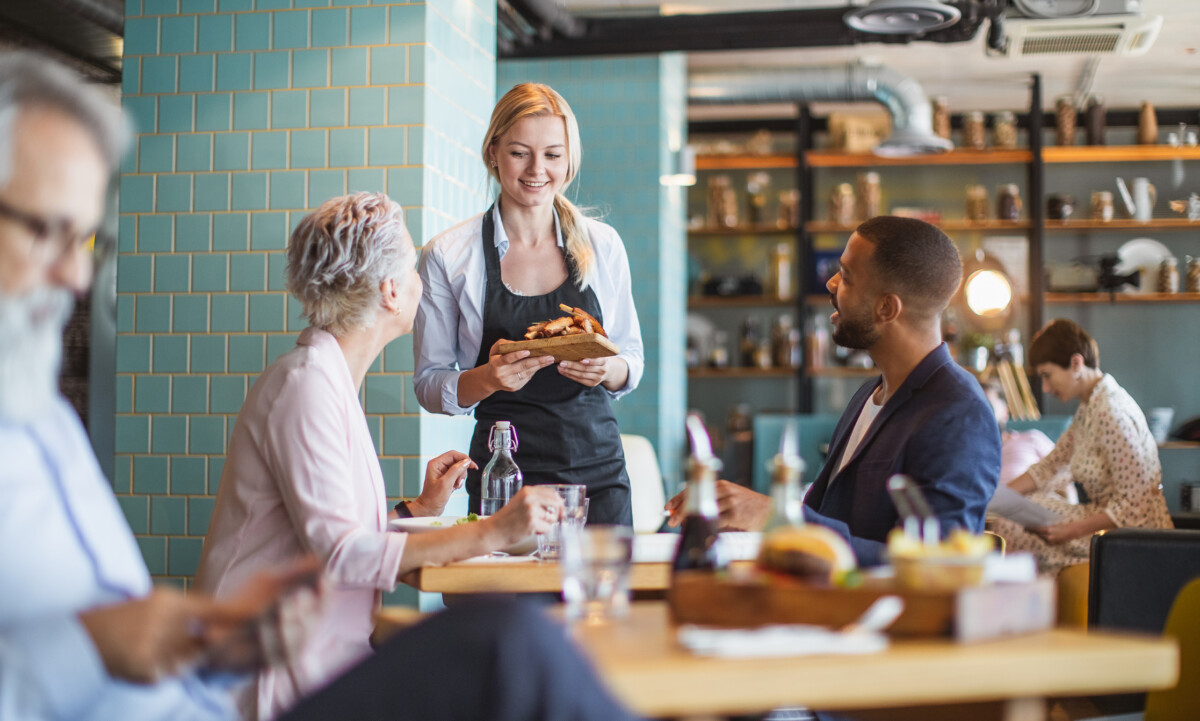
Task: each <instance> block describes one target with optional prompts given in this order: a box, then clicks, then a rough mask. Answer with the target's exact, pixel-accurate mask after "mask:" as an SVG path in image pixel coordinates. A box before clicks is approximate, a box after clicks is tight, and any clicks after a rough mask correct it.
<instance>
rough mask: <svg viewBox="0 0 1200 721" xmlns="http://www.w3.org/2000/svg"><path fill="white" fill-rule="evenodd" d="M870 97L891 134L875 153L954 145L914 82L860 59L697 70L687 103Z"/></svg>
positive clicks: (690, 82)
mask: <svg viewBox="0 0 1200 721" xmlns="http://www.w3.org/2000/svg"><path fill="white" fill-rule="evenodd" d="M856 100H858V101H873V102H877V103H880V104H881V105H883V107H884V108H885V109H887V111H888V113H889V114H890V115H891V116H892V134H891V137H889V138H888V139H887V140H885V141H883V143H881V144H880V145H879V147H877V148H876V149H875V154H876V155H884V156H902V155H924V154H930V153H943V152H946V151H948V150H951V149H952V148H953V147H954V144H953V143H951V142H950V141H949V140H947V139H945V138H942V137H939V136H937V135H935V134H934V132H933V108H932V106H931V105H930V103H929V98H928V97H927V96H926V95H925V91H924V90H923V89H922V88H921V84H920V83H918V82H917V81H916V80H914V79H912V78H910V77H908V76H907V75H902V74H901V73H898V72H896V71H895V70H892V69H891V68H887V67H883V66H879V65H866V64H863V63H848V64H846V65H834V66H819V67H807V68H777V69H769V70H729V71H703V70H701V71H696V72H693V73H691V74H690V76H689V78H688V102H689V103H692V104H696V105H740V104H751V103H808V102H836V101H856Z"/></svg>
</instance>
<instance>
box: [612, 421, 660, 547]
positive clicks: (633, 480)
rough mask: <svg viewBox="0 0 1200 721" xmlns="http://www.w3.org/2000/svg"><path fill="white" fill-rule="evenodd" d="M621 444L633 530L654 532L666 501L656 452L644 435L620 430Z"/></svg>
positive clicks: (658, 526)
mask: <svg viewBox="0 0 1200 721" xmlns="http://www.w3.org/2000/svg"><path fill="white" fill-rule="evenodd" d="M621 447H622V449H623V450H624V451H625V469H626V472H627V473H628V474H629V487H630V495H631V502H632V505H633V530H634V531H636V532H637V533H654V532H656V531H658V529H659V528H660V527H661V526H662V524H663V507H664V506H666V503H667V498H666V491H664V490H663V479H662V470H661V469H660V468H659V465H658V455H657V454H656V453H655V452H654V445H653V444H651V443H650V439H649V438H646V437H645V436H635V435H630V434H626V433H622V434H621Z"/></svg>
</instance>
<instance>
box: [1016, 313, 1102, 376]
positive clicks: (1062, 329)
mask: <svg viewBox="0 0 1200 721" xmlns="http://www.w3.org/2000/svg"><path fill="white" fill-rule="evenodd" d="M1076 353H1078V354H1079V355H1081V356H1083V364H1084V365H1085V366H1087V367H1088V368H1099V367H1100V346H1098V345H1096V339H1095V338H1093V337H1091V336H1090V335H1088V333H1087V331H1086V330H1084V329H1083V328H1081V327H1079V324H1078V323H1076V322H1075V321H1073V320H1067V319H1066V318H1058V319H1057V320H1052V321H1050V322H1049V323H1047V324H1046V325H1045V327H1043V328H1042V329H1041V330H1039V331H1038V332H1037V335H1035V336H1034V337H1033V342H1032V343H1030V344H1029V364H1030V365H1031V366H1033V367H1034V368H1037V367H1038V366H1040V365H1041V364H1043V363H1053V364H1054V365H1056V366H1058V367H1059V368H1067V367H1069V366H1070V365H1071V356H1073V355H1075V354H1076Z"/></svg>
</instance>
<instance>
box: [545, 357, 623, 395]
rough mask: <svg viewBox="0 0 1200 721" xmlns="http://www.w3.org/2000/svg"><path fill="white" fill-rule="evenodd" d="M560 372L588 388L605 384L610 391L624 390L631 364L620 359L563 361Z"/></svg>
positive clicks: (560, 364) (559, 368)
mask: <svg viewBox="0 0 1200 721" xmlns="http://www.w3.org/2000/svg"><path fill="white" fill-rule="evenodd" d="M558 372H559V373H561V374H562V375H563V376H565V377H567V378H570V379H571V380H573V381H575V382H576V383H580V384H582V385H585V386H587V387H588V388H594V387H596V386H598V385H600V384H602V383H603V384H604V387H605V388H607V389H608V390H610V391H618V390H620V389H621V388H624V387H625V383H626V382H627V381H628V380H629V364H628V363H626V362H625V359H624V358H618V357H611V358H584V359H583V360H577V361H563V362H561V363H559V364H558Z"/></svg>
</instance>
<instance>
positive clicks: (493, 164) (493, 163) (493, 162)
mask: <svg viewBox="0 0 1200 721" xmlns="http://www.w3.org/2000/svg"><path fill="white" fill-rule="evenodd" d="M492 167H493V168H494V167H496V161H495V160H493V161H492Z"/></svg>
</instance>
